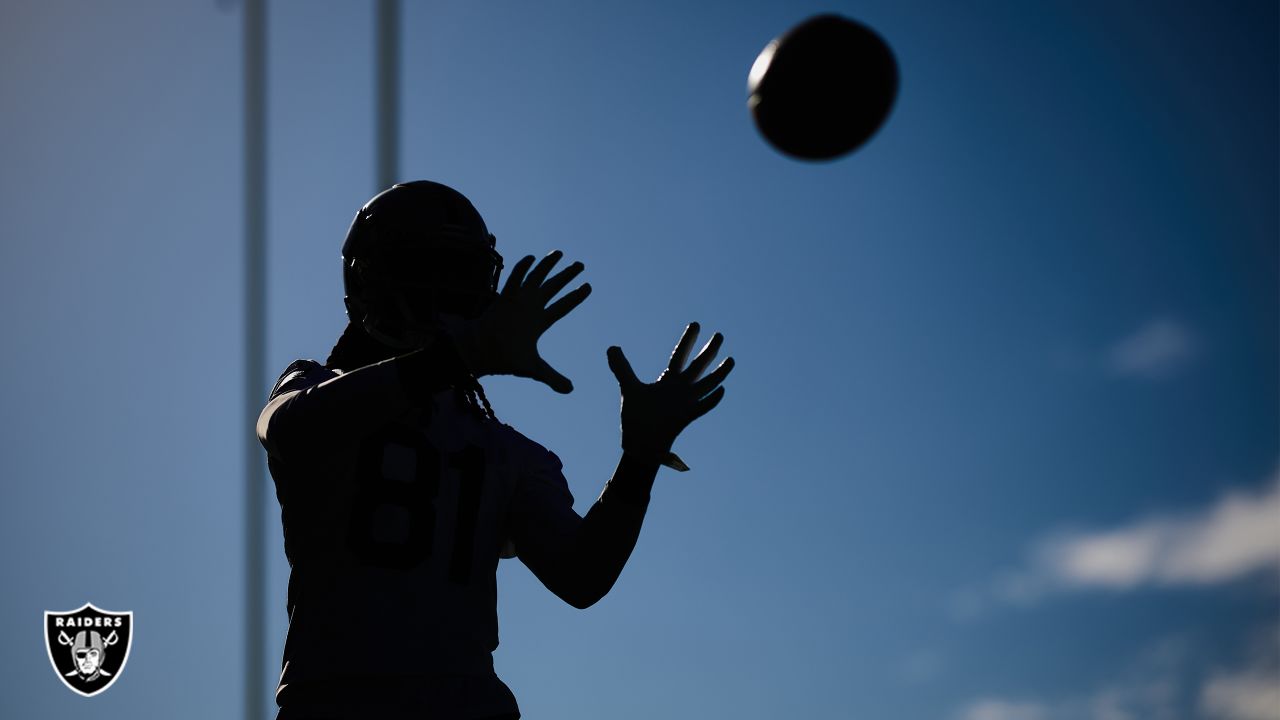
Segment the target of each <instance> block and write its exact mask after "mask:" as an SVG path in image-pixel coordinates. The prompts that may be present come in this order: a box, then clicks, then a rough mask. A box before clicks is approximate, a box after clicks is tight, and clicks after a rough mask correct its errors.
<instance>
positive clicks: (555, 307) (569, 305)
mask: <svg viewBox="0 0 1280 720" xmlns="http://www.w3.org/2000/svg"><path fill="white" fill-rule="evenodd" d="M590 294H591V283H582V284H581V285H579V286H578V287H576V288H574V289H573V290H571V291H570V292H568V293H565V296H564V297H562V298H560V299H559V300H557V301H555V302H553V303H551V304H550V305H548V306H547V309H546V312H545V313H544V314H543V316H542V327H543V329H544V330H545V329H546V328H549V327H551V326H552V325H555V324H556V323H558V322H560V319H561V318H563V317H564V316H565V315H568V314H569V313H570V312H572V311H573V309H574V308H576V307H578V306H579V305H581V304H582V301H583V300H586V299H587V296H588V295H590Z"/></svg>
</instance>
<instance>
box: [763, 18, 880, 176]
mask: <svg viewBox="0 0 1280 720" xmlns="http://www.w3.org/2000/svg"><path fill="white" fill-rule="evenodd" d="M897 95H898V64H897V62H896V61H895V59H894V56H893V52H892V51H891V50H890V49H889V46H888V44H886V43H885V41H884V40H882V39H881V38H880V36H879V35H877V34H876V33H875V31H873V30H872V29H871V28H869V27H867V26H866V25H863V24H862V23H859V22H856V21H854V20H850V19H848V18H844V17H841V16H839V15H818V16H816V17H813V18H810V19H808V20H806V21H804V22H803V23H801V24H799V25H797V26H796V27H794V28H792V29H791V30H790V31H788V32H786V33H785V34H783V35H782V36H781V37H778V38H776V39H774V40H773V41H772V42H770V43H769V44H768V45H767V46H765V48H764V50H762V51H761V52H760V55H759V56H758V57H757V58H756V61H755V63H754V64H753V65H752V67H751V72H750V74H749V75H748V77H747V107H748V109H749V110H750V111H751V116H752V118H753V120H754V121H755V125H756V127H757V128H758V129H759V131H760V134H761V135H763V136H764V138H765V140H767V141H768V142H769V144H771V145H773V147H775V148H777V149H778V150H779V151H780V152H782V153H784V154H786V155H789V156H791V157H793V158H797V159H801V160H814V161H817V160H832V159H835V158H838V157H840V156H842V155H845V154H847V153H849V152H852V151H853V150H855V149H857V148H858V147H860V146H862V145H863V144H864V143H865V142H867V140H869V139H870V138H871V136H872V135H874V134H875V133H876V131H877V130H879V129H880V126H881V125H883V124H884V121H885V119H886V118H887V117H888V116H889V111H890V109H892V107H893V103H894V101H895V100H896V99H897Z"/></svg>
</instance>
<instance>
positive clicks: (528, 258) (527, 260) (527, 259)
mask: <svg viewBox="0 0 1280 720" xmlns="http://www.w3.org/2000/svg"><path fill="white" fill-rule="evenodd" d="M532 264H533V256H532V255H525V256H524V257H522V258H520V259H519V260H517V261H516V264H515V265H513V266H512V267H511V273H510V274H509V275H507V284H506V285H503V286H502V294H503V295H506V296H507V297H511V296H512V295H513V294H515V292H516V291H517V290H519V289H520V286H521V285H523V284H524V275H525V273H527V272H529V266H530V265H532Z"/></svg>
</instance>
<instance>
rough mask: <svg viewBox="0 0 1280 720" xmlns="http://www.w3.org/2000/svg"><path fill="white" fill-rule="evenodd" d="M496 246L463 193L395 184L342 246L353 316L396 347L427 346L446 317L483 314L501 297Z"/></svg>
mask: <svg viewBox="0 0 1280 720" xmlns="http://www.w3.org/2000/svg"><path fill="white" fill-rule="evenodd" d="M496 242H497V241H496V238H495V237H494V236H493V234H492V233H490V232H489V229H488V227H486V226H485V223H484V219H483V218H482V217H480V213H479V212H477V211H476V209H475V207H474V206H473V205H472V204H471V201H470V200H468V199H467V198H466V197H465V196H464V195H463V194H462V193H460V192H458V191H457V190H454V189H453V188H451V187H449V186H447V185H442V184H440V183H436V182H431V181H429V180H418V181H415V182H409V183H401V184H397V185H393V186H392V187H391V188H389V189H387V190H384V191H383V192H381V193H379V194H378V195H376V196H374V198H373V199H372V200H370V201H369V202H367V203H365V205H364V207H362V208H360V211H359V212H357V213H356V217H355V220H354V221H352V223H351V229H350V230H348V231H347V238H346V241H345V242H344V243H343V244H342V282H343V286H344V288H345V291H346V297H345V298H344V302H345V303H346V306H347V317H348V318H350V320H351V322H353V323H359V324H360V325H361V326H362V327H363V328H364V329H365V332H367V333H368V334H369V335H370V336H372V337H373V338H375V339H377V340H378V341H380V342H382V343H384V344H386V345H389V346H391V347H395V348H402V349H408V348H413V347H419V346H421V345H422V344H423V343H425V342H426V340H427V339H428V338H430V337H431V336H432V335H434V334H435V333H436V332H438V331H439V330H441V329H442V327H443V324H442V322H441V316H442V315H443V314H450V315H456V316H460V317H462V318H474V317H478V316H479V315H480V313H482V312H483V311H484V309H485V308H486V307H487V306H488V304H489V302H490V301H491V300H492V299H493V297H494V296H495V295H496V293H497V289H498V275H499V273H500V272H501V271H502V256H501V255H499V254H498V251H497V250H496V249H495V245H496Z"/></svg>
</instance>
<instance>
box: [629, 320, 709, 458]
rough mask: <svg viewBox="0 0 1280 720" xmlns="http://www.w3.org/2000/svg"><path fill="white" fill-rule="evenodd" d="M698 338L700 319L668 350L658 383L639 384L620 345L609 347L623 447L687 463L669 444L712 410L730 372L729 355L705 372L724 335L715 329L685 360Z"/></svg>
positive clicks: (638, 452)
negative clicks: (619, 394) (618, 390)
mask: <svg viewBox="0 0 1280 720" xmlns="http://www.w3.org/2000/svg"><path fill="white" fill-rule="evenodd" d="M697 339H698V323H696V322H695V323H689V325H688V327H686V328H685V330H684V334H683V335H681V336H680V341H679V342H678V343H676V349H675V350H674V351H673V352H672V353H671V360H670V361H668V363H667V369H666V370H663V371H662V374H661V375H660V376H658V379H657V381H655V382H652V383H645V382H641V381H640V379H639V378H637V377H636V373H635V371H634V370H632V369H631V363H630V362H628V361H627V356H626V355H624V354H623V353H622V348H620V347H618V346H616V345H615V346H613V347H611V348H609V350H608V352H607V357H608V360H609V369H610V370H612V371H613V375H614V377H616V378H617V379H618V385H619V387H620V388H621V390H622V449H623V451H625V452H629V453H634V454H635V455H637V456H640V457H646V458H650V459H654V460H656V461H658V462H660V463H661V464H663V465H666V466H668V467H671V468H674V469H676V470H681V471H684V470H688V469H689V466H688V465H685V464H684V461H683V460H681V459H680V458H679V456H677V455H676V454H675V453H673V452H671V445H672V444H673V443H674V442H675V440H676V436H678V435H679V434H680V433H681V432H682V431H683V430H684V429H685V428H686V427H688V425H689V423H691V422H693V421H694V420H697V419H698V418H700V417H702V416H703V415H706V414H707V413H709V412H711V410H712V409H713V408H714V407H715V406H716V405H718V404H720V400H721V399H723V398H724V386H722V385H721V383H722V382H724V379H725V378H726V377H728V376H729V373H730V372H731V371H732V370H733V358H731V357H728V358H725V359H724V361H723V362H721V363H720V364H719V365H718V366H716V369H714V370H712V371H711V372H708V373H707V374H706V375H703V374H702V373H703V371H705V370H706V369H707V367H708V366H710V365H711V361H712V360H714V359H715V357H716V353H717V352H719V351H720V344H721V343H722V342H723V341H724V336H723V335H721V334H720V333H715V334H714V335H712V336H711V339H710V340H708V341H707V344H706V345H704V346H702V349H701V350H699V351H698V354H697V355H695V356H694V358H693V360H691V361H689V364H688V365H687V366H686V365H685V360H686V359H687V358H688V357H689V352H690V351H691V350H692V349H693V344H694V343H695V342H696V341H697Z"/></svg>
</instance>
